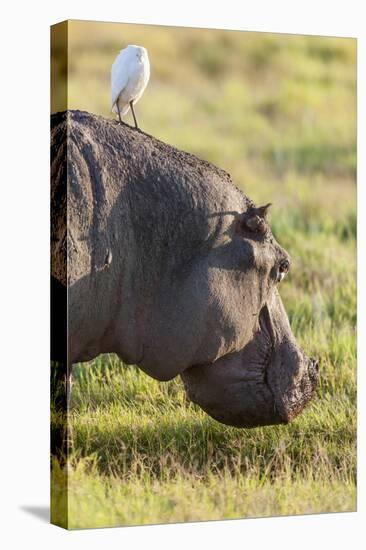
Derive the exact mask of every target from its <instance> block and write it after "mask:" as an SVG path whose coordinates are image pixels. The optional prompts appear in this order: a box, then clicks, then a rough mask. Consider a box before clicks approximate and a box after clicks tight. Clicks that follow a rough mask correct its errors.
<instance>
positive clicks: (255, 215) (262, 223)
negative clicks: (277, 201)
mask: <svg viewBox="0 0 366 550" xmlns="http://www.w3.org/2000/svg"><path fill="white" fill-rule="evenodd" d="M270 206H271V203H268V204H265V205H264V206H258V208H250V209H249V210H248V211H247V212H245V214H242V216H241V217H240V229H241V230H244V231H245V230H246V231H252V232H253V233H259V234H261V235H264V234H265V233H266V231H267V228H268V226H267V223H266V218H267V213H268V209H269V207H270Z"/></svg>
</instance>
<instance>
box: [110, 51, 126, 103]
mask: <svg viewBox="0 0 366 550" xmlns="http://www.w3.org/2000/svg"><path fill="white" fill-rule="evenodd" d="M129 57H130V56H129V52H128V50H127V48H125V49H124V50H121V51H120V53H119V54H118V55H117V57H116V59H115V60H114V62H113V65H112V70H111V93H112V98H111V99H112V108H113V106H114V104H115V103H116V101H117V99H118V96H119V94H120V93H121V92H122V90H123V88H124V87H125V86H126V84H127V81H128V77H129V61H130V59H129Z"/></svg>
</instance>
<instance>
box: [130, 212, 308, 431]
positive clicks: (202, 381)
mask: <svg viewBox="0 0 366 550" xmlns="http://www.w3.org/2000/svg"><path fill="white" fill-rule="evenodd" d="M268 207H269V205H266V206H263V207H259V208H256V207H255V206H254V205H251V206H249V207H248V208H247V209H246V210H245V212H244V213H242V214H240V213H237V214H233V215H232V217H231V221H230V223H227V224H226V225H225V224H223V227H222V230H221V231H220V236H219V237H216V238H215V240H214V243H213V245H212V244H211V245H210V246H209V247H208V249H207V250H206V251H205V253H202V249H200V252H199V254H197V257H196V259H193V260H192V261H190V262H187V264H186V265H185V266H184V267H183V266H180V267H179V269H178V271H177V272H176V273H175V275H174V276H172V274H171V272H170V274H169V282H167V284H166V285H163V288H164V292H163V293H161V294H160V298H159V300H158V302H157V304H156V306H157V309H156V311H158V313H157V314H156V317H155V320H153V323H152V324H150V339H149V340H148V341H147V345H146V346H145V350H144V351H145V356H144V360H143V361H142V362H141V364H140V366H141V367H142V368H143V369H144V370H145V371H146V372H148V373H149V374H151V375H152V376H155V377H156V378H159V379H169V378H171V377H172V376H173V375H176V374H178V373H179V374H180V375H181V377H182V379H183V382H184V386H185V389H186V392H187V394H188V396H189V398H190V399H191V400H192V401H193V402H194V403H196V404H198V405H199V406H200V407H201V408H202V409H203V410H204V411H206V412H207V413H208V414H209V415H210V416H212V417H213V418H215V419H217V420H219V421H220V422H222V423H225V424H229V425H232V426H237V427H255V426H260V425H268V424H279V423H287V422H289V421H290V420H291V419H293V418H294V417H295V416H296V415H297V414H298V413H299V412H300V411H301V410H302V409H303V407H304V406H305V405H306V404H307V403H308V401H309V400H310V398H311V396H312V394H313V392H314V390H315V388H316V385H317V381H318V364H317V362H316V361H315V360H313V359H309V358H307V357H306V356H305V355H304V353H303V352H302V351H301V349H300V348H299V346H298V345H297V343H296V341H295V338H294V336H293V334H292V331H291V328H290V325H289V321H288V318H287V315H286V312H285V310H284V307H283V304H282V301H281V298H280V296H279V293H278V285H279V283H280V282H281V281H282V280H283V279H284V277H285V276H286V274H287V272H288V271H289V268H290V258H289V255H288V254H287V253H286V252H285V250H284V249H283V248H281V247H280V246H279V244H278V243H277V242H276V240H275V239H274V237H273V235H272V233H271V230H270V228H269V225H268V223H267V219H266V215H267V211H268ZM172 296H173V298H174V299H173V304H172ZM151 327H152V328H151ZM162 334H164V338H163V339H162V338H161V335H162ZM156 365H159V367H158V369H156Z"/></svg>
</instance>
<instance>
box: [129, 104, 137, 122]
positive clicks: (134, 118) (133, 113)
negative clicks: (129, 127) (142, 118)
mask: <svg viewBox="0 0 366 550" xmlns="http://www.w3.org/2000/svg"><path fill="white" fill-rule="evenodd" d="M130 107H131V111H132V115H133V120H134V121H135V128H138V126H137V120H136V117H135V111H134V110H133V101H130Z"/></svg>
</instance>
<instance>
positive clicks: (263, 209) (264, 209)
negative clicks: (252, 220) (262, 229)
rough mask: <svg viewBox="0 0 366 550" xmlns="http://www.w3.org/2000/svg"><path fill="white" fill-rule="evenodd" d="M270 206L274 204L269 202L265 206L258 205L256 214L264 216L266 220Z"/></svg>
mask: <svg viewBox="0 0 366 550" xmlns="http://www.w3.org/2000/svg"><path fill="white" fill-rule="evenodd" d="M270 206H272V203H271V202H268V203H267V204H265V205H264V206H258V208H255V211H256V214H258V216H259V217H260V218H263V219H264V220H265V219H266V218H267V214H268V210H269V207H270Z"/></svg>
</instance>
